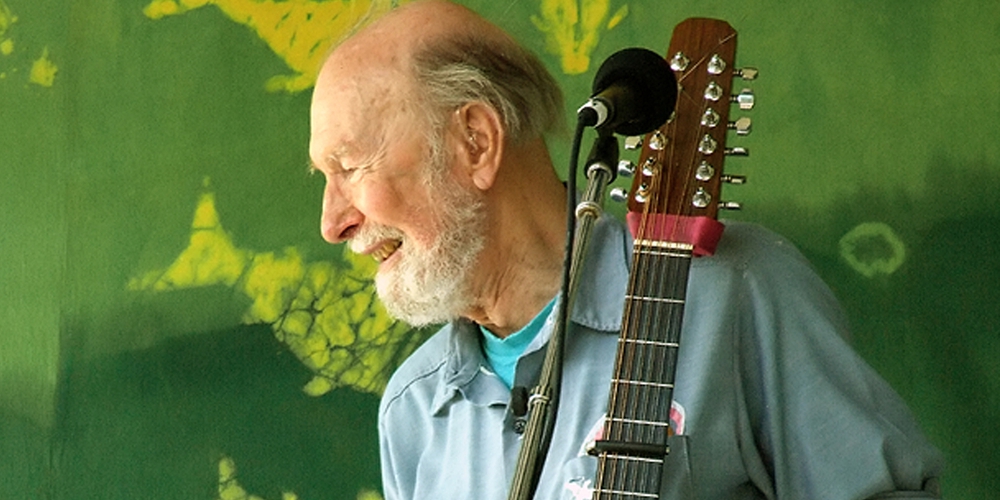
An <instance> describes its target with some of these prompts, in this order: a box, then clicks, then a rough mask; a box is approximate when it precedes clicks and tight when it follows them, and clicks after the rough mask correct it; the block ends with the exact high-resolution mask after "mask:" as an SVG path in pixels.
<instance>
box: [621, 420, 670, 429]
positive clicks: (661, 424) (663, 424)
mask: <svg viewBox="0 0 1000 500" xmlns="http://www.w3.org/2000/svg"><path fill="white" fill-rule="evenodd" d="M608 420H610V421H612V422H617V423H621V424H639V425H649V426H652V427H663V428H667V427H670V424H669V423H668V422H654V421H652V420H637V419H632V418H620V417H608Z"/></svg>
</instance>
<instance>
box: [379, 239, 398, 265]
mask: <svg viewBox="0 0 1000 500" xmlns="http://www.w3.org/2000/svg"><path fill="white" fill-rule="evenodd" d="M402 244H403V242H401V241H397V240H393V241H390V242H388V243H386V244H385V245H382V248H379V249H378V250H375V251H374V252H372V257H373V258H374V259H375V261H376V262H382V261H383V260H385V259H388V258H389V256H390V255H392V254H393V252H395V251H396V250H397V249H398V248H399V246H400V245H402Z"/></svg>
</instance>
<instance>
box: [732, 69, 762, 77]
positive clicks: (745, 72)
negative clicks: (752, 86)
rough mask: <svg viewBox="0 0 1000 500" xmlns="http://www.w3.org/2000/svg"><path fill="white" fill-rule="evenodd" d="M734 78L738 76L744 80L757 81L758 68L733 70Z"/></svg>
mask: <svg viewBox="0 0 1000 500" xmlns="http://www.w3.org/2000/svg"><path fill="white" fill-rule="evenodd" d="M733 76H738V77H740V78H742V79H744V80H756V79H757V68H750V67H747V68H737V69H735V70H733Z"/></svg>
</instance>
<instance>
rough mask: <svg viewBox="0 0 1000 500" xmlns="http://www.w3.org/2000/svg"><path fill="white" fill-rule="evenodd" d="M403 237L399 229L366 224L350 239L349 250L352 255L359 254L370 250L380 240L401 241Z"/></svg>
mask: <svg viewBox="0 0 1000 500" xmlns="http://www.w3.org/2000/svg"><path fill="white" fill-rule="evenodd" d="M404 238H405V235H404V234H403V232H402V231H400V230H399V229H396V228H394V227H390V226H383V225H380V224H367V225H364V226H361V228H360V229H358V232H357V233H355V234H354V236H353V237H351V241H350V243H349V246H350V249H351V251H352V252H354V253H361V252H364V251H365V250H367V249H369V248H371V246H372V245H374V244H376V243H378V242H379V241H382V240H399V241H402V240H403V239H404Z"/></svg>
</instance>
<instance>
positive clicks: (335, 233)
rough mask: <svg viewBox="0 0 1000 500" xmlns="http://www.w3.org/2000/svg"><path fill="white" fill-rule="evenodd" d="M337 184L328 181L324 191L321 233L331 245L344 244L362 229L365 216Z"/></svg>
mask: <svg viewBox="0 0 1000 500" xmlns="http://www.w3.org/2000/svg"><path fill="white" fill-rule="evenodd" d="M346 195H347V193H345V192H344V190H343V189H341V186H339V185H338V183H336V182H331V181H329V180H328V181H327V183H326V188H324V189H323V215H322V220H321V221H320V233H322V235H323V239H324V240H326V241H328V242H330V243H343V242H344V241H346V240H348V239H350V238H351V236H353V235H354V233H355V232H356V231H357V230H358V228H359V227H361V223H362V221H363V220H364V216H363V215H362V214H361V212H359V211H358V210H357V209H356V208H355V207H354V204H353V202H352V201H351V198H350V197H349V196H346Z"/></svg>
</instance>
